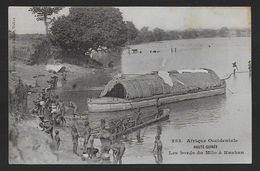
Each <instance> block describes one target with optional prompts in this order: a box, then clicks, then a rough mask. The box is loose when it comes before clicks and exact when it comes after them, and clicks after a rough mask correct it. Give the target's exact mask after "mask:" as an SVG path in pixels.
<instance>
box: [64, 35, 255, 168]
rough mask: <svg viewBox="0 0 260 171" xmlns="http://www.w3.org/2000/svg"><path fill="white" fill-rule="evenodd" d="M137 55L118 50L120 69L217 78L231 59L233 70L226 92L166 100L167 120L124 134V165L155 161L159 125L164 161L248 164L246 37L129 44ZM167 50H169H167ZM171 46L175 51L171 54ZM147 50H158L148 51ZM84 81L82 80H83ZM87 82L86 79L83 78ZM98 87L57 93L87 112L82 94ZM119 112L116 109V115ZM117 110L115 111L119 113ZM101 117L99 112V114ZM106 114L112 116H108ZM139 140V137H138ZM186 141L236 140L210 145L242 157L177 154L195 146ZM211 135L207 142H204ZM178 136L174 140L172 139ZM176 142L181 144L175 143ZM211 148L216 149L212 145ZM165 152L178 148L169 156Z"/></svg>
mask: <svg viewBox="0 0 260 171" xmlns="http://www.w3.org/2000/svg"><path fill="white" fill-rule="evenodd" d="M130 47H131V48H136V49H138V50H140V51H142V53H140V52H139V53H135V54H132V53H131V54H129V53H128V51H127V50H125V51H124V52H123V54H122V72H123V73H124V74H141V73H147V72H151V71H153V70H174V69H185V68H186V69H190V68H210V69H213V70H214V71H215V72H216V73H217V74H218V75H219V77H220V78H226V77H227V76H228V75H229V74H230V73H231V72H232V62H233V61H236V62H237V65H238V71H239V72H241V73H237V74H236V76H235V77H234V76H231V77H230V78H229V79H228V80H226V83H227V90H226V94H225V95H220V96H214V97H207V98H201V99H196V100H188V101H183V102H178V103H173V104H169V105H167V106H166V107H168V108H170V119H169V120H168V121H164V122H161V123H157V124H154V125H151V126H148V127H146V128H144V129H142V130H141V132H140V137H141V139H138V138H137V137H136V135H137V132H134V133H132V134H130V135H128V136H127V140H125V146H126V152H125V155H124V157H123V163H125V164H134V163H140V164H150V163H155V162H156V161H155V158H154V156H153V154H152V152H151V151H152V149H153V144H154V137H155V135H156V132H157V129H158V128H160V129H161V141H162V144H163V150H162V151H163V163H169V164H175V163H179V164H184V163H186V164H187V163H239V162H240V163H241V162H242V163H250V162H251V154H252V151H251V139H252V137H251V115H252V112H251V111H252V109H251V107H252V101H251V76H250V75H249V73H248V72H247V71H248V61H249V60H251V38H248V37H238V38H205V39H189V40H173V41H162V42H153V43H147V44H140V45H133V46H130ZM171 48H172V49H173V51H172V52H171ZM175 48H176V52H175ZM151 50H156V51H160V52H158V53H150V51H151ZM83 81H84V80H83ZM86 81H87V80H86ZM99 93H100V91H94V90H92V91H83V90H82V91H81V90H77V91H66V92H65V91H64V93H63V94H62V95H61V97H62V98H63V99H65V100H68V99H71V100H73V101H75V102H76V103H77V104H78V107H79V110H80V111H84V110H86V98H87V97H97V96H98V94H99ZM117 114H118V113H117ZM119 114H120V113H119ZM103 115H104V114H103ZM107 115H113V113H112V114H107ZM101 117H102V115H99V114H91V116H90V118H93V119H96V120H97V119H99V118H101ZM137 139H138V140H137ZM188 139H202V140H206V141H211V139H237V142H235V143H209V142H207V143H206V144H205V145H207V144H210V145H214V144H216V145H218V147H217V151H218V152H219V150H222V152H223V151H225V150H226V151H237V150H238V151H243V155H233V154H226V155H214V154H208V155H200V156H199V157H198V155H192V154H184V153H182V154H180V153H181V152H180V151H182V152H190V151H191V150H194V148H193V145H197V144H198V143H187V140H188ZM209 139H210V140H209ZM174 140H177V142H173V141H174ZM179 141H181V142H179ZM214 150H216V149H214ZM170 152H177V153H178V154H176V155H170Z"/></svg>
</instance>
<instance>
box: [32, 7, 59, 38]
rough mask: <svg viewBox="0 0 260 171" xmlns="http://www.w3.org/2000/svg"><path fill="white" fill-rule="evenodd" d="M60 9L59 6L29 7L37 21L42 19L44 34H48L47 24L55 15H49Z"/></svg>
mask: <svg viewBox="0 0 260 171" xmlns="http://www.w3.org/2000/svg"><path fill="white" fill-rule="evenodd" d="M60 10H62V8H61V7H47V6H43V7H32V8H30V9H29V11H31V12H32V14H34V16H35V17H36V20H37V21H44V25H45V30H46V34H47V35H48V33H49V31H48V26H49V24H50V23H51V22H53V21H54V20H55V17H51V16H52V15H53V14H57V13H58V12H59V11H60Z"/></svg>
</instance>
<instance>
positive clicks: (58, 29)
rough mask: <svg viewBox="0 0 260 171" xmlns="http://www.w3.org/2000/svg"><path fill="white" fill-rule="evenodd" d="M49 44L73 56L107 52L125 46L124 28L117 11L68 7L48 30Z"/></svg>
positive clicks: (102, 8) (125, 35)
mask: <svg viewBox="0 0 260 171" xmlns="http://www.w3.org/2000/svg"><path fill="white" fill-rule="evenodd" d="M50 30H51V33H52V41H53V43H55V44H56V45H59V46H60V47H61V48H62V49H63V50H65V51H68V52H71V51H74V53H75V54H78V56H77V55H74V57H80V56H82V55H83V56H84V55H85V54H86V53H89V52H91V51H93V50H94V51H107V50H108V49H111V48H114V47H119V46H122V45H124V43H125V42H126V41H127V28H126V24H125V22H124V21H123V17H122V14H121V12H120V11H119V9H117V8H110V7H109V8H108V7H105V8H104V7H91V8H70V11H69V15H68V16H62V17H59V18H58V19H57V20H55V21H54V22H53V24H52V26H51V28H50Z"/></svg>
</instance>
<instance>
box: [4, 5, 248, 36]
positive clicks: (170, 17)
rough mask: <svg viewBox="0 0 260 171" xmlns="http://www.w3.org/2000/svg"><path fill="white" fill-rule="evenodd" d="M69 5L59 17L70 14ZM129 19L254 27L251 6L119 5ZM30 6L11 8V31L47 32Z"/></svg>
mask: <svg viewBox="0 0 260 171" xmlns="http://www.w3.org/2000/svg"><path fill="white" fill-rule="evenodd" d="M68 8H69V7H66V8H64V9H63V10H62V11H60V13H59V14H58V15H57V16H56V17H58V16H61V15H68V13H69V10H68ZM118 8H119V9H120V11H121V12H122V15H123V19H124V20H125V21H132V22H133V23H134V24H135V26H136V27H137V28H138V29H141V28H142V27H144V26H148V27H149V29H150V30H152V29H154V28H156V27H158V28H161V29H164V30H184V29H191V28H196V29H199V28H201V29H205V28H211V29H218V28H221V27H228V28H251V8H250V7H118ZM28 9H29V7H9V10H8V20H9V30H13V29H12V26H13V18H15V31H16V33H17V34H30V33H45V28H44V24H43V22H42V21H36V19H35V17H34V15H33V14H31V12H29V11H28Z"/></svg>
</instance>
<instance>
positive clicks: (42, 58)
mask: <svg viewBox="0 0 260 171" xmlns="http://www.w3.org/2000/svg"><path fill="white" fill-rule="evenodd" d="M51 55H52V45H51V43H50V41H49V40H48V39H43V40H42V41H41V42H40V43H39V44H37V45H35V47H34V52H33V53H32V54H31V56H30V59H29V61H28V64H29V65H35V64H41V63H44V64H46V63H47V62H48V59H50V58H51Z"/></svg>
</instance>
